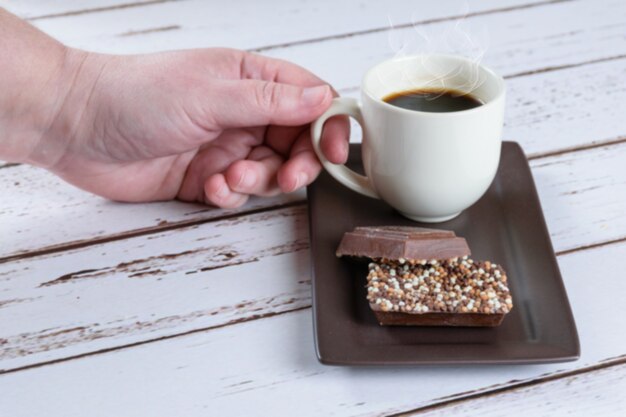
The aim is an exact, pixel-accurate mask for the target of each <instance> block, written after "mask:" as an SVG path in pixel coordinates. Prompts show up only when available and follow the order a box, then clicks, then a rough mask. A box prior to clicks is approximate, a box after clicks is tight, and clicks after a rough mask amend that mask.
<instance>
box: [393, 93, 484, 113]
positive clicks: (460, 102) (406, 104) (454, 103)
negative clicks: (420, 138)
mask: <svg viewBox="0 0 626 417" xmlns="http://www.w3.org/2000/svg"><path fill="white" fill-rule="evenodd" d="M383 101H385V102H387V103H389V104H391V105H393V106H397V107H402V108H403V109H408V110H415V111H426V112H433V113H446V112H451V111H460V110H468V109H473V108H474V107H478V106H480V105H482V104H483V102H482V101H480V100H478V99H477V98H475V97H473V96H471V95H469V94H466V93H463V92H461V91H455V90H449V89H446V90H443V89H442V90H430V89H429V90H411V91H402V92H399V93H393V94H390V95H388V96H387V97H385V98H383Z"/></svg>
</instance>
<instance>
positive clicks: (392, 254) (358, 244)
mask: <svg viewBox="0 0 626 417" xmlns="http://www.w3.org/2000/svg"><path fill="white" fill-rule="evenodd" d="M469 254H470V250H469V247H468V246H467V242H465V239H463V238H462V237H457V236H456V235H455V234H454V232H452V231H448V230H436V229H426V228H422V227H408V226H377V227H357V228H356V229H354V231H352V232H346V233H345V234H344V235H343V238H342V239H341V243H340V244H339V247H338V248H337V256H343V255H348V256H361V257H367V258H384V259H412V260H422V259H449V258H456V257H461V256H466V255H469Z"/></svg>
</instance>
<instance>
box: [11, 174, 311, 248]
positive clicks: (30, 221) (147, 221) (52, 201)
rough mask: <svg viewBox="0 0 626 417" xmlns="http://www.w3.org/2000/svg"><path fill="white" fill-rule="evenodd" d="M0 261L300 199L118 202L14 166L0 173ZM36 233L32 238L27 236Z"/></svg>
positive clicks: (291, 196)
mask: <svg viewBox="0 0 626 417" xmlns="http://www.w3.org/2000/svg"><path fill="white" fill-rule="evenodd" d="M0 189H2V190H3V192H4V193H5V195H7V196H10V198H2V199H1V200H0V236H5V238H3V239H1V240H0V259H2V258H6V257H10V256H18V255H20V254H24V253H26V252H32V251H34V250H54V249H56V248H58V247H59V246H61V247H63V246H66V245H68V244H70V245H74V246H75V245H80V244H87V243H89V242H91V243H93V242H94V241H98V240H103V239H104V240H106V239H118V238H124V237H126V236H128V235H129V234H130V235H134V234H142V233H149V232H150V231H151V230H162V229H167V228H172V227H176V226H183V225H185V224H189V223H197V222H202V221H208V220H210V219H218V218H222V217H226V216H232V215H234V214H236V213H241V214H243V213H247V212H251V211H257V210H262V209H264V208H268V207H276V206H280V205H285V204H291V203H293V202H297V201H304V198H305V193H304V191H303V190H302V191H300V192H297V193H292V194H288V195H281V196H277V197H271V198H253V199H251V200H250V201H249V202H248V203H247V204H246V205H245V206H243V207H240V208H237V209H229V210H225V209H218V208H215V207H210V206H206V205H202V204H191V203H183V202H179V201H170V202H157V203H150V204H123V203H117V202H113V201H109V200H105V199H103V198H100V197H97V196H94V195H92V194H89V193H86V192H84V191H82V190H79V189H77V188H75V187H73V186H71V185H69V184H67V183H65V182H64V181H62V180H61V179H59V178H58V177H56V176H54V175H52V174H50V173H48V172H47V171H44V170H42V169H39V168H35V167H31V166H28V165H18V166H14V167H10V168H4V169H2V170H1V171H0ZM33 236H37V238H36V239H35V238H33Z"/></svg>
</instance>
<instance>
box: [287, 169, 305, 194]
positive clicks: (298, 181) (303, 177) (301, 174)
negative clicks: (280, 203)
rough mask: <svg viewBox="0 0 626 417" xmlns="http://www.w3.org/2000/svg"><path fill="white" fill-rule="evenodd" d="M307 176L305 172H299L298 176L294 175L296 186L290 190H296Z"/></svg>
mask: <svg viewBox="0 0 626 417" xmlns="http://www.w3.org/2000/svg"><path fill="white" fill-rule="evenodd" d="M307 179H308V177H307V176H306V174H305V173H303V172H301V173H299V174H298V176H297V177H296V186H295V187H293V190H291V191H296V190H297V189H298V188H300V187H302V186H303V185H304V184H306V182H307Z"/></svg>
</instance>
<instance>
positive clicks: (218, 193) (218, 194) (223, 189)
mask: <svg viewBox="0 0 626 417" xmlns="http://www.w3.org/2000/svg"><path fill="white" fill-rule="evenodd" d="M227 195H228V187H226V184H222V186H221V187H220V188H218V189H217V191H216V192H215V196H216V197H217V198H219V199H220V200H221V199H223V198H224V197H226V196H227Z"/></svg>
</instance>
